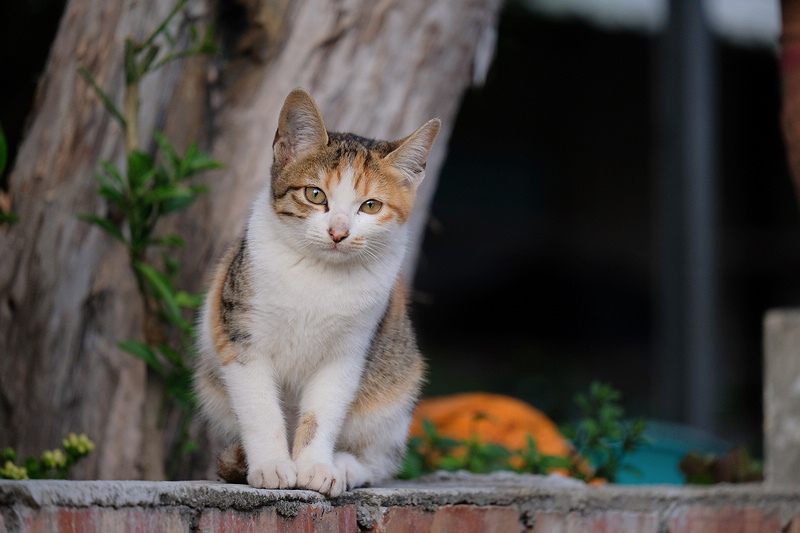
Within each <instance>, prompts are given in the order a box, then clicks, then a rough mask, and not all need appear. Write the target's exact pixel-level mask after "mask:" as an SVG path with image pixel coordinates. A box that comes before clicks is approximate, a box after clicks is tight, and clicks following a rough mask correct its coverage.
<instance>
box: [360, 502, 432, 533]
mask: <svg viewBox="0 0 800 533" xmlns="http://www.w3.org/2000/svg"><path fill="white" fill-rule="evenodd" d="M432 523H433V513H429V512H426V511H424V510H423V509H420V508H419V507H389V509H387V510H386V513H385V514H384V515H383V520H382V522H381V523H380V524H375V528H374V529H373V533H424V532H426V531H430V529H431V524H432Z"/></svg>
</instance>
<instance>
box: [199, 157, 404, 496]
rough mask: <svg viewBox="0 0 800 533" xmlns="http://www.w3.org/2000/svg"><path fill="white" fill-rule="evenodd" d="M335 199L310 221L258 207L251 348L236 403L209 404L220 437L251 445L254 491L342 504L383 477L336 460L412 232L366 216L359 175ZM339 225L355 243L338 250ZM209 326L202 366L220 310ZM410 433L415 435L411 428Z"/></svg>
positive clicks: (225, 371)
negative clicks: (287, 492)
mask: <svg viewBox="0 0 800 533" xmlns="http://www.w3.org/2000/svg"><path fill="white" fill-rule="evenodd" d="M325 193H326V195H327V197H328V207H329V210H328V211H327V212H323V210H321V209H320V210H315V211H314V212H313V213H312V214H311V216H309V217H308V218H307V219H305V220H300V219H296V218H292V217H281V216H279V215H277V214H276V213H275V211H274V209H273V208H272V205H271V195H270V190H269V189H268V188H267V189H265V190H264V191H262V193H261V194H260V195H259V197H258V199H257V200H256V203H255V205H254V208H253V211H252V213H251V216H250V219H249V222H248V229H247V239H248V242H247V245H248V248H247V249H248V253H249V254H250V258H251V262H250V272H251V274H252V275H251V278H250V282H251V284H253V285H254V286H251V288H252V293H253V294H254V295H255V296H254V299H253V301H252V302H251V305H252V311H251V312H250V313H248V320H249V323H248V324H247V326H248V332H249V333H250V336H251V337H250V340H249V344H248V345H249V349H247V350H246V352H244V353H241V354H238V357H237V360H236V361H235V362H231V363H229V364H228V365H225V366H222V367H221V375H222V379H223V382H224V384H225V388H226V390H227V392H228V398H227V399H226V398H222V397H219V396H213V395H209V394H205V395H203V398H202V400H203V403H204V407H205V408H206V411H207V413H208V414H209V415H210V418H211V419H212V421H214V422H215V423H216V425H217V427H218V429H220V430H221V432H222V433H223V434H225V435H227V436H228V437H229V438H235V437H239V438H240V440H241V443H242V445H243V447H244V451H245V454H246V456H247V458H248V463H249V472H248V482H249V483H250V484H251V485H253V486H257V487H267V488H286V487H291V486H294V485H295V482H296V484H297V486H299V487H303V488H310V489H314V490H319V491H320V492H324V493H326V494H329V495H331V496H335V495H337V494H339V493H340V492H342V491H343V490H344V489H345V485H347V486H351V487H352V486H355V485H360V484H362V483H364V482H365V481H371V477H373V476H374V473H372V472H371V470H370V468H369V466H368V465H361V464H360V463H358V461H357V460H356V459H355V458H354V457H353V456H350V455H349V454H344V455H342V454H339V455H337V458H336V460H335V459H334V447H335V444H336V442H337V440H338V439H339V437H340V432H341V429H342V425H343V423H344V421H345V417H346V415H347V412H348V410H349V407H350V404H351V403H352V401H353V399H354V396H355V394H356V392H357V389H358V385H359V380H360V376H361V372H362V369H363V365H364V360H365V355H366V353H367V350H368V349H369V346H370V342H371V339H372V336H373V335H374V332H375V328H376V326H377V324H378V322H379V321H380V319H381V316H382V314H383V313H384V311H385V309H386V306H387V303H388V301H389V298H390V294H391V291H392V288H393V286H394V283H395V281H396V279H397V275H398V272H399V269H400V265H401V262H402V259H403V254H404V251H405V245H406V229H405V227H403V226H399V225H398V222H396V221H394V220H391V221H389V222H388V223H387V224H385V225H380V224H378V223H377V216H376V215H368V214H365V213H363V212H361V211H359V207H360V205H361V203H362V202H363V201H364V200H367V198H358V197H357V195H356V192H355V190H354V186H353V172H352V169H351V170H350V171H349V172H344V173H343V179H342V181H341V183H340V184H339V185H338V186H336V187H334V188H333V189H332V190H329V191H328V190H326V191H325ZM331 224H338V225H340V226H341V225H346V227H347V231H348V233H349V235H348V237H347V238H346V239H344V240H343V241H341V242H340V243H338V244H336V243H334V242H333V240H332V239H331V237H330V235H329V234H328V229H329V228H330V227H331ZM202 320H203V322H204V323H205V324H206V327H203V328H201V331H202V333H201V356H203V357H204V358H205V363H201V364H208V359H209V356H211V355H212V354H214V349H213V344H212V340H211V335H210V333H209V331H208V330H209V328H208V326H207V324H208V309H204V310H203V318H202ZM217 364H218V363H217ZM201 392H202V389H201ZM228 400H229V402H230V403H228ZM231 411H233V413H235V415H236V421H237V423H234V422H233V420H232V417H231ZM304 413H313V415H314V417H315V419H316V422H317V427H316V432H315V436H314V438H313V439H312V441H311V442H310V444H309V445H308V446H307V447H305V448H303V449H302V450H300V452H299V454H298V456H297V457H291V453H292V446H293V443H292V439H293V438H294V434H293V433H294V429H295V425H296V421H297V420H298V419H299V417H300V416H301V415H302V414H304ZM406 418H407V417H406ZM399 422H400V421H399V420H398V424H397V427H398V428H401V429H402V431H403V432H405V431H406V428H407V426H408V424H407V422H408V421H407V420H403V422H405V424H401V423H399ZM287 426H288V428H287ZM353 429H354V430H358V429H359V428H353ZM387 430H388V432H389V433H390V434H391V433H392V428H387ZM397 431H400V429H398V430H397ZM400 438H401V440H402V438H404V435H403V436H401V437H400ZM375 461H376V462H379V459H377V458H376V459H375ZM334 463H336V464H338V465H339V466H334ZM342 469H344V471H343V470H342ZM378 472H379V473H380V470H378Z"/></svg>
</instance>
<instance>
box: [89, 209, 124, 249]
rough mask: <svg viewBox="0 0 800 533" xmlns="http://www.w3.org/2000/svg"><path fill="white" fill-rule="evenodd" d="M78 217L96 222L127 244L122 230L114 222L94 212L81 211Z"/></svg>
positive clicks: (92, 222) (96, 224)
mask: <svg viewBox="0 0 800 533" xmlns="http://www.w3.org/2000/svg"><path fill="white" fill-rule="evenodd" d="M78 218H79V219H81V220H83V221H84V222H88V223H90V224H94V225H95V226H97V227H99V228H100V229H102V230H103V231H105V232H106V233H108V234H109V235H111V236H112V237H114V238H115V239H117V240H118V241H119V242H121V243H125V244H127V241H126V240H125V237H124V236H123V235H122V231H120V229H119V228H118V227H116V226H115V225H114V224H112V223H111V221H110V220H108V219H106V218H103V217H99V216H97V215H94V214H92V213H79V214H78Z"/></svg>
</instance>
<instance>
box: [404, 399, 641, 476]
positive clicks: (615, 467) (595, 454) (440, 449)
mask: <svg viewBox="0 0 800 533" xmlns="http://www.w3.org/2000/svg"><path fill="white" fill-rule="evenodd" d="M620 399H621V393H620V392H619V391H618V390H616V389H614V388H612V387H611V386H609V385H605V384H602V383H593V384H592V385H591V388H590V390H589V393H588V394H578V395H576V397H575V403H576V404H577V406H578V407H579V409H580V410H581V412H582V417H581V419H580V421H579V422H578V423H577V424H575V425H572V426H567V427H566V428H565V429H564V430H563V433H564V435H565V436H566V437H568V438H571V440H572V443H573V447H574V452H573V453H571V454H570V455H569V456H568V457H561V456H554V455H547V454H543V453H541V451H539V449H538V447H537V445H536V441H535V439H534V438H533V436H531V435H528V436H527V446H526V448H524V449H521V450H509V449H507V448H505V447H503V446H501V445H498V444H494V443H486V442H481V440H480V438H479V437H478V435H477V433H476V432H473V435H472V436H471V437H469V438H467V439H461V440H458V439H451V438H448V437H444V436H442V435H440V434H439V433H438V431H437V429H436V427H435V426H434V425H433V423H431V422H430V421H429V420H423V422H422V426H423V436H422V437H412V438H411V439H409V441H408V445H407V452H406V456H405V459H404V462H403V468H402V470H401V472H400V474H399V475H398V477H399V478H401V479H412V478H415V477H419V476H421V475H425V474H429V473H432V472H435V471H437V470H448V471H455V470H467V471H469V472H473V473H479V474H481V473H488V472H492V471H495V470H513V471H515V472H519V473H531V474H549V473H551V472H553V471H561V472H564V473H567V474H569V475H571V476H573V477H577V478H579V479H583V480H585V481H594V480H607V481H612V482H613V481H616V479H617V476H618V473H619V470H620V469H621V468H627V469H629V468H630V467H629V466H628V465H626V464H625V463H624V459H625V456H626V455H627V454H629V453H632V452H634V451H636V450H637V449H639V447H641V446H642V445H644V444H645V443H646V439H645V438H644V435H643V434H644V431H645V429H646V427H647V424H646V422H645V420H643V419H639V420H636V421H633V422H626V421H625V420H624V418H623V416H624V410H623V409H622V407H621V406H620V405H619V403H618V402H619V400H620ZM479 416H480V415H478V418H476V420H477V419H479Z"/></svg>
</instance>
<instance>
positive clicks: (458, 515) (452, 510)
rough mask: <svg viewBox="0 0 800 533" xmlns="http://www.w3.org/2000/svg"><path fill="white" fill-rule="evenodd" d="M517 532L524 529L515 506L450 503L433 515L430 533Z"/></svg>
mask: <svg viewBox="0 0 800 533" xmlns="http://www.w3.org/2000/svg"><path fill="white" fill-rule="evenodd" d="M453 531H458V532H459V533H461V532H463V533H512V532H513V533H516V532H519V531H522V525H521V524H520V521H519V514H518V513H517V510H516V509H514V508H513V507H506V506H492V507H480V506H477V505H448V506H444V507H440V508H439V509H437V510H436V512H435V513H434V515H433V523H432V524H431V528H430V533H450V532H453Z"/></svg>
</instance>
